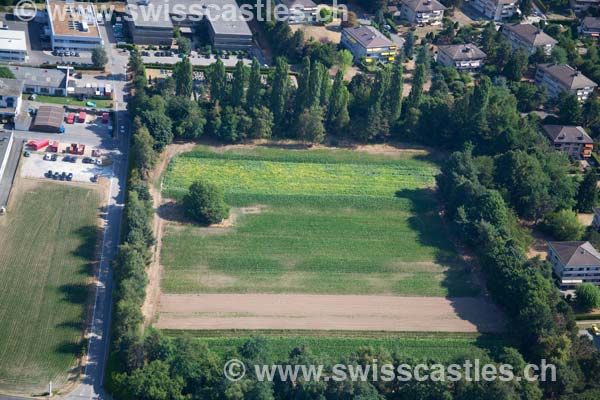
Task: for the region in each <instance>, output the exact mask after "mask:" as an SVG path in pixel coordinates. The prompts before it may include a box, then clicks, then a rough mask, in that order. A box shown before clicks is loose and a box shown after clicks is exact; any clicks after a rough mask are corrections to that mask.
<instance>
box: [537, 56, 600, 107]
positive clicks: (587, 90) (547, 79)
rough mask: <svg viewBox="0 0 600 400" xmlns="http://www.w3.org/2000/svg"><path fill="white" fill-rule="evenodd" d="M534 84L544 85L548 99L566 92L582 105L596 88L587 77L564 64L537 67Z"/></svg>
mask: <svg viewBox="0 0 600 400" xmlns="http://www.w3.org/2000/svg"><path fill="white" fill-rule="evenodd" d="M535 82H536V83H537V84H538V85H544V86H545V87H546V90H547V91H548V95H549V96H550V97H557V96H558V95H559V94H560V93H561V92H565V91H566V92H569V93H573V94H575V95H577V97H578V98H579V101H580V102H582V103H583V102H585V101H586V100H587V99H588V97H590V95H591V94H592V93H593V92H594V89H595V88H596V87H597V86H598V85H597V84H596V83H594V81H592V80H591V79H589V78H588V77H587V76H585V75H583V74H582V73H581V72H579V71H577V70H576V69H575V68H573V67H571V66H570V65H566V64H540V65H538V68H537V71H536V73H535Z"/></svg>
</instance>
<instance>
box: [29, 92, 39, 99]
mask: <svg viewBox="0 0 600 400" xmlns="http://www.w3.org/2000/svg"><path fill="white" fill-rule="evenodd" d="M35 99H37V94H35V93H33V94H31V95H30V96H29V100H35Z"/></svg>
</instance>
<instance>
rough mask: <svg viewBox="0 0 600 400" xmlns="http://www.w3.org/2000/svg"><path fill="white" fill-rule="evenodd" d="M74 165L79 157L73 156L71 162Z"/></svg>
mask: <svg viewBox="0 0 600 400" xmlns="http://www.w3.org/2000/svg"><path fill="white" fill-rule="evenodd" d="M69 161H70V162H72V163H76V162H77V157H75V156H71V160H69Z"/></svg>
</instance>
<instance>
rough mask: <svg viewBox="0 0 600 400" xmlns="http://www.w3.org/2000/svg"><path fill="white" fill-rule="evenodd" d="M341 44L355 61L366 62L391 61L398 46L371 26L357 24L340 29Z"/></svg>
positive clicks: (394, 57) (396, 52)
mask: <svg viewBox="0 0 600 400" xmlns="http://www.w3.org/2000/svg"><path fill="white" fill-rule="evenodd" d="M342 46H344V47H345V48H347V49H348V50H349V51H350V52H351V53H352V55H353V56H354V60H355V61H359V60H364V62H366V63H369V64H370V63H375V62H381V63H388V62H393V61H394V60H395V59H396V55H397V54H398V46H397V45H396V44H395V43H394V42H392V41H391V40H390V39H388V38H387V37H385V36H384V35H383V33H381V32H379V31H378V30H377V29H375V28H373V27H372V26H367V25H359V26H354V27H351V28H344V29H343V30H342Z"/></svg>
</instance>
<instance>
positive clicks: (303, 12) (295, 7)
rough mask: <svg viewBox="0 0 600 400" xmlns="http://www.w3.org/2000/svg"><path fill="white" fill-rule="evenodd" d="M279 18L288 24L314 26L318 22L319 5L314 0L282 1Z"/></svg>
mask: <svg viewBox="0 0 600 400" xmlns="http://www.w3.org/2000/svg"><path fill="white" fill-rule="evenodd" d="M280 4H282V5H283V6H285V7H281V9H282V10H281V12H280V13H279V15H278V16H279V17H280V18H283V19H285V20H286V21H287V23H288V24H290V25H294V24H312V23H314V22H315V21H316V20H317V11H318V10H317V4H316V3H315V2H314V1H312V0H281V1H280Z"/></svg>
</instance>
